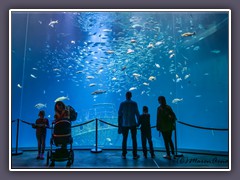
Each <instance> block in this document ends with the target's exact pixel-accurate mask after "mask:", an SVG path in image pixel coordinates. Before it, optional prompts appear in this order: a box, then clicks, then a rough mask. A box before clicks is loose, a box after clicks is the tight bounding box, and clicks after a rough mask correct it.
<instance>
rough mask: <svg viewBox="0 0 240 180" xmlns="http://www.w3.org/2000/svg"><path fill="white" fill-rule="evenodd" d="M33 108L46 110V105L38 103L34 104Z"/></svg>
mask: <svg viewBox="0 0 240 180" xmlns="http://www.w3.org/2000/svg"><path fill="white" fill-rule="evenodd" d="M34 107H35V108H37V109H42V108H44V107H45V108H46V107H47V104H43V103H38V104H36V105H35V106H34Z"/></svg>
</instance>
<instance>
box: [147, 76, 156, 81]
mask: <svg viewBox="0 0 240 180" xmlns="http://www.w3.org/2000/svg"><path fill="white" fill-rule="evenodd" d="M156 79H157V78H156V77H155V76H150V77H149V78H148V80H149V81H154V80H156Z"/></svg>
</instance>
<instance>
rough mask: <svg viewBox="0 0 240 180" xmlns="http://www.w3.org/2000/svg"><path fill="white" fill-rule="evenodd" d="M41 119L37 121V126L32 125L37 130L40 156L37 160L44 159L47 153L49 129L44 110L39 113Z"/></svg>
mask: <svg viewBox="0 0 240 180" xmlns="http://www.w3.org/2000/svg"><path fill="white" fill-rule="evenodd" d="M38 116H39V118H38V119H37V120H36V122H35V124H32V127H33V128H34V129H36V137H37V142H38V156H37V159H44V152H45V141H46V135H47V130H46V128H48V127H49V121H48V119H46V118H44V116H45V112H44V111H43V110H41V111H39V113H38Z"/></svg>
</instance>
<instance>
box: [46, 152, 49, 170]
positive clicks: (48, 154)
mask: <svg viewBox="0 0 240 180" xmlns="http://www.w3.org/2000/svg"><path fill="white" fill-rule="evenodd" d="M49 159H50V155H49V151H48V152H47V163H46V165H47V166H48V165H49Z"/></svg>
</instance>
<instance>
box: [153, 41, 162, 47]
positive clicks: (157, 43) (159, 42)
mask: <svg viewBox="0 0 240 180" xmlns="http://www.w3.org/2000/svg"><path fill="white" fill-rule="evenodd" d="M162 43H163V41H158V42H156V44H155V46H159V45H160V44H162Z"/></svg>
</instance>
